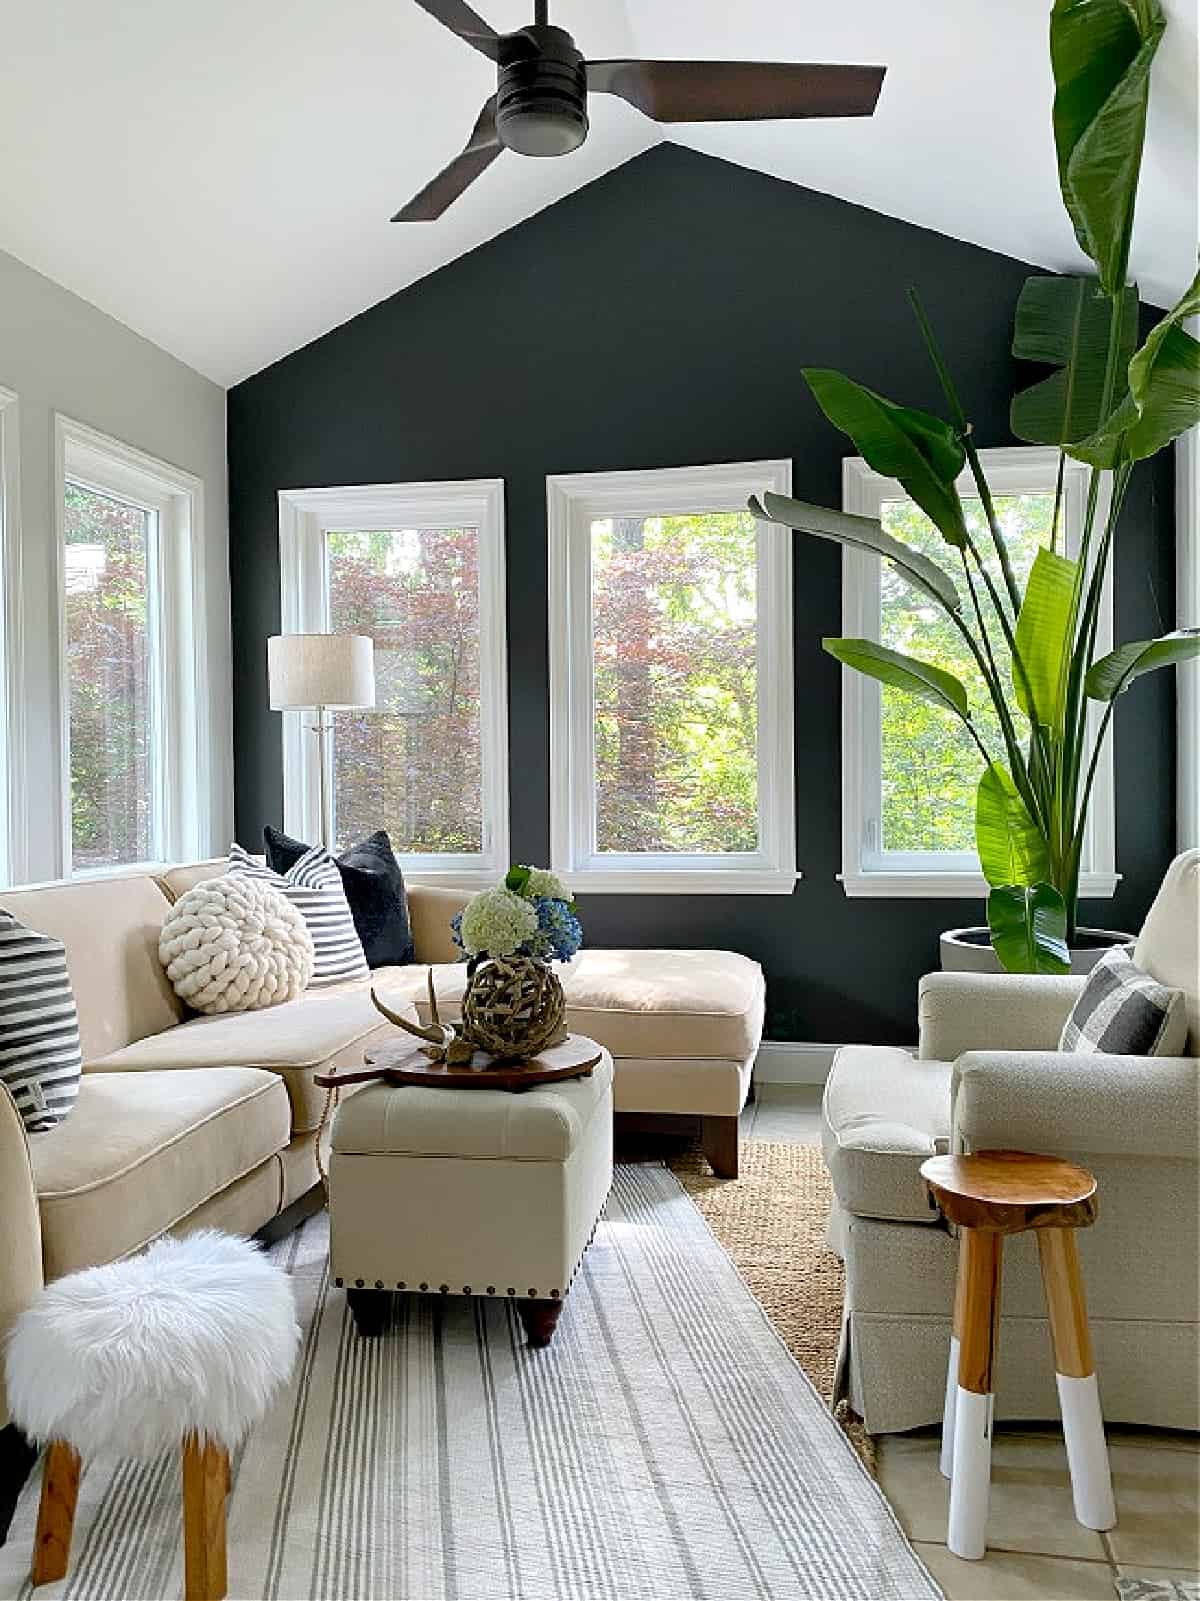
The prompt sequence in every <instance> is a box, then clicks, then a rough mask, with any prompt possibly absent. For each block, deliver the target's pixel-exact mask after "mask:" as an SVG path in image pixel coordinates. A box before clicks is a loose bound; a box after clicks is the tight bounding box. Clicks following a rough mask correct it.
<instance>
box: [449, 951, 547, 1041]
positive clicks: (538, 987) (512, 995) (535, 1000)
mask: <svg viewBox="0 0 1200 1601" xmlns="http://www.w3.org/2000/svg"><path fill="white" fill-rule="evenodd" d="M566 1008H567V1003H566V998H565V996H564V995H563V987H562V985H561V984H560V983H559V982H558V979H557V978H556V977H555V976H554V974H553V973H552V972H551V971H550V969H549V968H548V967H547V966H546V965H545V964H544V963H543V962H534V961H531V960H530V958H529V957H527V956H511V957H506V958H504V959H503V960H502V959H500V958H495V959H491V960H488V961H484V962H481V963H480V964H479V966H478V967H477V968H476V969H475V972H474V974H473V976H472V978H471V981H470V983H469V984H468V985H467V990H466V994H465V995H464V996H463V1010H462V1020H463V1033H464V1034H465V1035H466V1036H467V1038H468V1039H469V1040H470V1042H471V1044H472V1045H475V1046H477V1047H478V1049H480V1050H482V1051H489V1052H490V1053H491V1054H492V1055H493V1056H494V1057H495V1058H496V1059H497V1060H498V1061H501V1062H516V1061H520V1060H522V1059H523V1058H524V1057H527V1056H536V1055H537V1053H538V1052H539V1051H544V1050H545V1049H546V1047H547V1045H553V1044H555V1043H556V1042H557V1041H558V1040H560V1039H562V1037H563V1015H564V1013H565V1012H566Z"/></svg>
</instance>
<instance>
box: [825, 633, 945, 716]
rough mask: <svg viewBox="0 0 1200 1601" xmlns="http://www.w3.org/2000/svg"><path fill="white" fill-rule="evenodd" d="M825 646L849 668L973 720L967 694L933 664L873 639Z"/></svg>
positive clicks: (829, 642)
mask: <svg viewBox="0 0 1200 1601" xmlns="http://www.w3.org/2000/svg"><path fill="white" fill-rule="evenodd" d="M821 646H822V648H823V649H824V650H827V651H828V652H829V654H830V655H831V656H835V657H836V658H837V660H838V661H840V662H841V663H842V664H843V665H844V666H846V667H853V668H854V669H855V671H856V672H860V673H865V674H866V676H867V677H868V678H877V679H878V680H879V682H880V683H881V684H888V685H890V686H891V688H893V689H903V690H904V691H905V692H906V693H907V694H909V695H917V696H919V697H920V698H921V699H922V700H931V701H932V702H933V703H934V705H935V706H942V707H944V708H945V709H946V710H947V711H951V712H954V713H956V714H957V715H958V716H959V717H961V718H962V719H963V721H964V722H966V721H967V720H968V719H969V717H970V715H971V714H970V712H969V710H968V708H967V692H966V690H965V689H964V688H963V686H962V684H961V683H960V682H959V680H958V679H957V678H955V676H954V674H953V673H948V672H946V670H945V669H944V668H942V667H935V666H933V664H932V663H931V662H922V661H918V660H917V658H916V657H915V656H905V655H904V653H903V652H902V651H898V650H889V649H888V647H887V646H886V645H880V644H879V643H877V641H875V640H873V639H823V640H822V641H821Z"/></svg>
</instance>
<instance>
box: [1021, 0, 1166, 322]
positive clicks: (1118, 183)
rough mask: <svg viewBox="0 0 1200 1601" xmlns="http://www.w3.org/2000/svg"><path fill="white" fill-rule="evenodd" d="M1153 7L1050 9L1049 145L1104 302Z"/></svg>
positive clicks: (1131, 192) (1112, 283)
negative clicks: (1051, 124)
mask: <svg viewBox="0 0 1200 1601" xmlns="http://www.w3.org/2000/svg"><path fill="white" fill-rule="evenodd" d="M1166 25H1167V24H1166V18H1165V16H1164V15H1163V10H1162V6H1161V5H1160V4H1159V0H1054V7H1053V10H1052V11H1051V14H1050V61H1051V65H1052V67H1053V69H1054V91H1055V92H1054V141H1055V145H1056V146H1057V150H1058V180H1059V184H1060V187H1061V188H1062V196H1063V202H1064V204H1065V205H1066V208H1067V211H1068V213H1069V214H1070V217H1071V221H1072V222H1073V223H1074V225H1075V233H1076V236H1077V238H1078V239H1079V243H1080V245H1081V246H1082V247H1083V249H1084V250H1085V251H1086V252H1087V254H1088V255H1089V256H1090V257H1091V259H1092V260H1093V261H1094V262H1095V263H1096V267H1097V269H1098V270H1099V273H1100V282H1101V284H1102V285H1103V286H1104V290H1105V293H1106V294H1110V295H1115V294H1117V293H1119V292H1120V291H1121V290H1122V289H1124V287H1125V274H1126V269H1127V267H1128V264H1129V240H1130V235H1131V234H1132V231H1133V208H1134V203H1135V201H1136V199H1137V187H1138V174H1139V172H1140V169H1141V164H1142V145H1143V143H1144V141H1145V135H1146V107H1147V104H1148V102H1149V98H1150V64H1151V62H1152V61H1153V60H1154V54H1155V51H1156V50H1157V49H1158V44H1159V40H1160V39H1161V38H1162V35H1163V30H1164V29H1165V27H1166Z"/></svg>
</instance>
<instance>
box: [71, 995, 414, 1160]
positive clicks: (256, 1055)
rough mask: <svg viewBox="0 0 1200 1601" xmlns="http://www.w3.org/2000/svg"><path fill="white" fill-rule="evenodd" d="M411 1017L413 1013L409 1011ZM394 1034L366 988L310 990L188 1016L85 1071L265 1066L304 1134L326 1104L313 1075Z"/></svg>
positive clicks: (357, 1062) (335, 1068) (344, 1064)
mask: <svg viewBox="0 0 1200 1601" xmlns="http://www.w3.org/2000/svg"><path fill="white" fill-rule="evenodd" d="M408 1015H410V1016H413V1017H415V1015H416V1014H415V1012H412V1011H411V1009H410V1011H409V1014H408ZM394 1033H395V1030H394V1029H392V1027H391V1025H390V1024H389V1023H387V1022H385V1021H384V1019H383V1018H382V1017H380V1015H379V1013H378V1012H377V1011H376V1010H375V1008H374V1007H373V1006H372V1005H371V997H370V996H369V995H368V994H367V992H366V989H365V988H363V989H362V990H360V991H352V992H350V993H347V994H341V995H327V994H321V995H313V994H309V995H305V996H302V997H301V998H300V1000H298V1001H288V1002H287V1003H286V1004H285V1005H283V1006H270V1007H267V1008H266V1009H265V1010H264V1011H261V1012H231V1013H224V1014H221V1013H218V1014H216V1015H214V1016H212V1017H195V1018H192V1020H191V1021H190V1022H188V1023H184V1024H182V1025H181V1027H179V1028H173V1029H170V1030H169V1031H168V1032H167V1033H165V1034H156V1035H154V1036H153V1038H151V1039H146V1040H139V1041H138V1042H137V1043H136V1044H134V1045H129V1046H127V1047H126V1048H125V1049H124V1050H123V1051H114V1052H113V1053H112V1054H111V1055H109V1056H103V1057H100V1058H98V1059H97V1060H95V1061H89V1062H88V1063H87V1064H86V1068H85V1077H86V1076H87V1075H88V1074H91V1073H129V1072H144V1071H147V1070H149V1071H158V1070H162V1069H167V1068H171V1069H179V1068H205V1067H255V1068H263V1069H265V1070H266V1071H267V1072H270V1073H277V1074H279V1076H280V1077H281V1078H282V1079H283V1081H284V1083H285V1084H286V1085H287V1092H288V1095H289V1097H290V1098H291V1103H292V1127H293V1130H294V1132H295V1133H297V1134H301V1133H306V1132H308V1131H309V1130H311V1129H315V1128H316V1127H317V1125H318V1124H319V1123H320V1121H321V1113H322V1110H323V1109H324V1106H325V1091H324V1090H322V1089H318V1088H317V1086H316V1085H315V1084H314V1083H313V1081H312V1079H313V1074H314V1073H315V1072H317V1071H321V1072H346V1071H349V1070H350V1069H352V1068H359V1067H361V1066H362V1056H363V1051H364V1049H365V1048H366V1046H367V1045H368V1044H370V1043H372V1042H373V1041H374V1040H375V1039H384V1038H387V1037H388V1036H389V1035H391V1034H394Z"/></svg>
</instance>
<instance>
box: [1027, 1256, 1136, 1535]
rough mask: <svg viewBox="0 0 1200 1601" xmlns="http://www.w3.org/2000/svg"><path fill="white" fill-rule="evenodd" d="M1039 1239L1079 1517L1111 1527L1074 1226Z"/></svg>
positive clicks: (1112, 1506) (1112, 1510)
mask: <svg viewBox="0 0 1200 1601" xmlns="http://www.w3.org/2000/svg"><path fill="white" fill-rule="evenodd" d="M1037 1242H1038V1255H1039V1256H1040V1258H1041V1264H1042V1284H1043V1286H1044V1287H1045V1291H1046V1310H1047V1312H1048V1313H1049V1316H1050V1334H1051V1337H1052V1338H1053V1341H1054V1369H1055V1378H1056V1380H1057V1383H1058V1401H1059V1406H1060V1407H1061V1409H1062V1420H1063V1437H1064V1439H1065V1441H1066V1446H1067V1465H1068V1466H1069V1467H1070V1469H1071V1493H1072V1495H1073V1497H1074V1500H1075V1516H1076V1517H1077V1518H1078V1519H1079V1521H1080V1523H1082V1524H1083V1526H1084V1527H1085V1528H1087V1529H1111V1528H1112V1527H1113V1526H1114V1525H1115V1523H1116V1521H1117V1508H1116V1503H1115V1502H1114V1501H1113V1491H1112V1476H1111V1474H1110V1472H1109V1467H1108V1447H1107V1445H1106V1444H1105V1440H1104V1419H1103V1417H1102V1416H1101V1413H1100V1391H1099V1388H1098V1386H1097V1384H1096V1365H1095V1362H1094V1361H1093V1359H1092V1340H1091V1335H1090V1333H1089V1331H1088V1321H1087V1301H1086V1298H1085V1296H1084V1293H1083V1279H1082V1277H1081V1275H1080V1272H1079V1253H1078V1252H1077V1251H1076V1249H1075V1234H1074V1230H1072V1229H1039V1230H1038V1237H1037Z"/></svg>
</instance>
